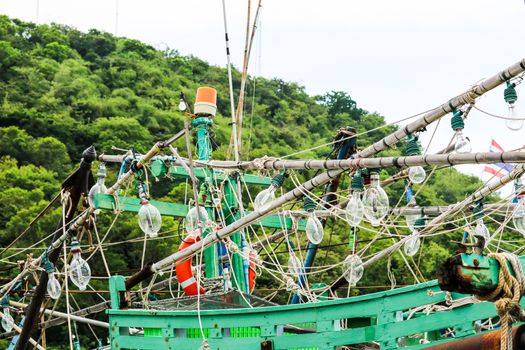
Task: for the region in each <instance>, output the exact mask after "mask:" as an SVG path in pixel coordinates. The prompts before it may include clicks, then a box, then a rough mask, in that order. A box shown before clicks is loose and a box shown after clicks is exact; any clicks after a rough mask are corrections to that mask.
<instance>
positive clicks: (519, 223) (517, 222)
mask: <svg viewBox="0 0 525 350" xmlns="http://www.w3.org/2000/svg"><path fill="white" fill-rule="evenodd" d="M524 190H525V189H524V188H523V187H522V183H521V179H519V178H518V179H516V180H515V181H514V191H515V193H516V199H517V203H516V207H515V208H514V212H513V213H512V223H513V224H514V228H515V229H516V230H518V232H519V233H521V234H522V235H523V237H525V192H524Z"/></svg>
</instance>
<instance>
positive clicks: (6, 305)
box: [0, 293, 9, 307]
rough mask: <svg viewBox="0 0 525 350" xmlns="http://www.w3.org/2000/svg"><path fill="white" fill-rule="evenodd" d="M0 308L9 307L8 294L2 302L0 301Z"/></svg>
mask: <svg viewBox="0 0 525 350" xmlns="http://www.w3.org/2000/svg"><path fill="white" fill-rule="evenodd" d="M0 306H1V307H9V293H8V294H6V295H5V296H4V297H3V298H2V300H0Z"/></svg>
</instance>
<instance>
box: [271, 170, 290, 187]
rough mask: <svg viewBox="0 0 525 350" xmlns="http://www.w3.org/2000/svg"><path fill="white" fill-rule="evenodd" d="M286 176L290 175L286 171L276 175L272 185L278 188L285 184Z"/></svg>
mask: <svg viewBox="0 0 525 350" xmlns="http://www.w3.org/2000/svg"><path fill="white" fill-rule="evenodd" d="M286 176H288V174H287V173H286V172H284V171H283V172H282V173H280V174H277V175H275V176H274V177H273V178H272V181H271V183H272V185H273V186H274V187H277V188H279V187H281V186H282V185H283V184H284V180H285V179H286Z"/></svg>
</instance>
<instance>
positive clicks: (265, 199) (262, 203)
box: [253, 185, 277, 210]
mask: <svg viewBox="0 0 525 350" xmlns="http://www.w3.org/2000/svg"><path fill="white" fill-rule="evenodd" d="M276 190H277V187H276V186H274V185H270V187H268V188H267V189H265V190H262V191H261V192H259V194H257V196H256V197H255V200H254V201H253V209H255V210H266V209H267V208H268V205H269V204H270V203H271V202H272V201H273V200H275V191H276Z"/></svg>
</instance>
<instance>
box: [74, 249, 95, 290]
mask: <svg viewBox="0 0 525 350" xmlns="http://www.w3.org/2000/svg"><path fill="white" fill-rule="evenodd" d="M69 278H70V279H71V282H73V284H74V285H75V286H77V287H78V289H80V290H86V286H87V285H88V283H89V281H90V280H91V268H90V267H89V264H88V263H87V261H86V260H84V259H82V256H81V255H80V252H75V253H73V259H71V264H70V265H69Z"/></svg>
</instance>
